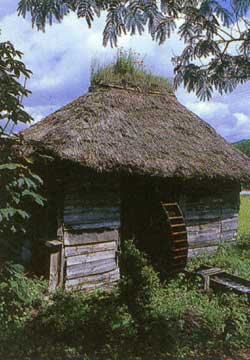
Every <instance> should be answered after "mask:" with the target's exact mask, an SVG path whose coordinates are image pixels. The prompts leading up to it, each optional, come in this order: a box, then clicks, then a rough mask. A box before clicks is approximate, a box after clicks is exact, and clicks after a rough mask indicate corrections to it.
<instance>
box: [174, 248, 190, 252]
mask: <svg viewBox="0 0 250 360" xmlns="http://www.w3.org/2000/svg"><path fill="white" fill-rule="evenodd" d="M187 250H188V248H187V247H182V248H172V251H173V252H181V251H187Z"/></svg>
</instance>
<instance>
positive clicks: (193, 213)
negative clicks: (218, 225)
mask: <svg viewBox="0 0 250 360" xmlns="http://www.w3.org/2000/svg"><path fill="white" fill-rule="evenodd" d="M220 217H221V211H220V209H214V210H212V209H207V210H206V209H192V210H190V211H186V212H185V220H186V221H187V222H191V223H192V222H195V221H201V220H203V221H205V220H206V221H213V220H218V219H220Z"/></svg>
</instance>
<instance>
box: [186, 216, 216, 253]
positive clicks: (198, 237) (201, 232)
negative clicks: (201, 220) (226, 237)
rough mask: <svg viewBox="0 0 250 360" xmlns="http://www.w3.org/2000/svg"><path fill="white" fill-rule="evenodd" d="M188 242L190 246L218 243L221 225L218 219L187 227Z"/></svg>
mask: <svg viewBox="0 0 250 360" xmlns="http://www.w3.org/2000/svg"><path fill="white" fill-rule="evenodd" d="M187 237H188V244H189V246H190V247H194V246H195V247H197V246H203V245H202V244H203V243H204V245H205V243H207V244H211V245H212V244H215V243H219V241H220V237H221V225H220V222H219V221H216V222H212V223H208V224H202V225H194V226H188V227H187Z"/></svg>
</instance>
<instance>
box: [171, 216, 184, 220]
mask: <svg viewBox="0 0 250 360" xmlns="http://www.w3.org/2000/svg"><path fill="white" fill-rule="evenodd" d="M178 219H183V217H182V216H169V220H178Z"/></svg>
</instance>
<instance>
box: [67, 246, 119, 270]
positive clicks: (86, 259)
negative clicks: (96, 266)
mask: <svg viewBox="0 0 250 360" xmlns="http://www.w3.org/2000/svg"><path fill="white" fill-rule="evenodd" d="M115 257H116V251H115V250H110V251H99V252H96V253H89V254H85V255H77V256H70V257H68V258H67V260H66V263H67V266H71V265H76V264H83V265H84V264H85V263H90V262H95V261H98V260H105V259H115Z"/></svg>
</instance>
